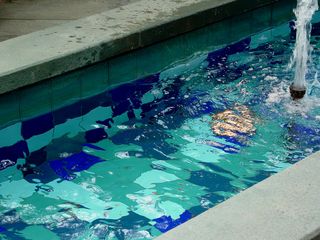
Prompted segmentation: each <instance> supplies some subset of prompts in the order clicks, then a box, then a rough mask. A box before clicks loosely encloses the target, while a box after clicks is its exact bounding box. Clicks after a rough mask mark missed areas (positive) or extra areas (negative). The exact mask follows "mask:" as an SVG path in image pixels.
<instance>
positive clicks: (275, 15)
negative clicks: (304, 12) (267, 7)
mask: <svg viewBox="0 0 320 240" xmlns="http://www.w3.org/2000/svg"><path fill="white" fill-rule="evenodd" d="M295 7H296V1H293V0H282V1H278V2H276V3H274V4H273V5H272V25H273V26H277V25H279V24H282V23H284V22H288V21H289V20H290V19H293V18H294V14H293V9H294V8H295Z"/></svg>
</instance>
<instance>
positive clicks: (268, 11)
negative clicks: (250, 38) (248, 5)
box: [250, 5, 272, 32]
mask: <svg viewBox="0 0 320 240" xmlns="http://www.w3.org/2000/svg"><path fill="white" fill-rule="evenodd" d="M250 22H251V31H252V32H254V31H255V29H257V28H258V29H259V30H261V28H262V29H267V28H269V27H270V26H271V23H272V5H269V6H266V7H262V8H259V9H257V10H255V11H253V12H252V19H251V21H250Z"/></svg>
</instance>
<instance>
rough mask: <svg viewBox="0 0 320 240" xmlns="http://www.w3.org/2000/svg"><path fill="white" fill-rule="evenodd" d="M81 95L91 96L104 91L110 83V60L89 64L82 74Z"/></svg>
mask: <svg viewBox="0 0 320 240" xmlns="http://www.w3.org/2000/svg"><path fill="white" fill-rule="evenodd" d="M80 81H81V89H82V91H81V95H82V96H83V97H89V96H92V95H95V94H98V93H101V92H102V91H104V90H105V89H106V88H107V87H108V84H109V81H108V62H102V63H97V64H95V65H92V66H89V67H87V68H86V69H84V71H82V73H81V74H80Z"/></svg>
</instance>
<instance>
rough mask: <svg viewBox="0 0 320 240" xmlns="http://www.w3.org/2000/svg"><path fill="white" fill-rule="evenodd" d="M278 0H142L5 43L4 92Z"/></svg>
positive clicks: (0, 86)
mask: <svg viewBox="0 0 320 240" xmlns="http://www.w3.org/2000/svg"><path fill="white" fill-rule="evenodd" d="M278 1H279V0H254V1H253V0H223V1H221V0H185V1H178V0H163V1H158V0H142V1H139V2H136V3H133V4H129V5H126V6H124V7H120V8H116V9H112V10H110V11H107V12H104V13H101V14H97V15H93V16H90V17H87V18H84V19H80V20H77V21H74V22H71V23H67V24H64V25H61V26H56V27H52V28H49V29H46V30H43V31H39V32H35V33H31V34H28V35H24V36H21V37H18V38H15V39H11V40H8V41H4V42H2V43H1V44H0V56H1V59H0V94H2V93H5V92H9V91H12V90H14V89H17V88H20V87H23V86H27V85H30V84H33V83H36V82H39V81H41V80H44V79H47V78H50V77H53V76H57V75H60V74H62V73H65V72H68V71H71V70H74V69H77V68H80V67H84V66H86V65H90V64H93V63H96V62H99V61H102V60H105V59H108V58H111V57H114V56H117V55H119V54H122V53H125V52H128V51H132V50H133V49H138V48H142V47H145V46H147V45H150V44H153V43H156V42H159V41H163V40H165V39H168V38H171V37H174V36H176V35H178V34H182V33H186V32H189V31H192V30H195V29H198V28H201V27H203V26H205V25H208V24H211V23H214V22H217V21H220V20H222V19H225V18H228V17H231V16H235V15H239V14H241V13H244V12H247V11H250V10H253V9H256V8H259V7H262V6H265V5H268V4H271V3H273V2H278Z"/></svg>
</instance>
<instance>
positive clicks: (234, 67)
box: [0, 24, 320, 240]
mask: <svg viewBox="0 0 320 240" xmlns="http://www.w3.org/2000/svg"><path fill="white" fill-rule="evenodd" d="M289 26H291V28H290V27H289ZM319 26H320V25H319V24H314V27H313V30H312V34H313V38H312V44H313V45H314V48H315V53H314V57H315V58H316V57H319V55H320V37H319V36H320V31H319V29H320V28H319ZM283 28H285V29H286V33H285V34H284V35H283V36H277V37H272V36H273V35H272V31H276V30H277V29H272V30H269V31H266V32H263V33H260V34H257V35H254V36H252V37H248V38H245V39H242V40H241V41H238V42H236V43H233V44H230V45H228V46H225V47H224V48H221V49H219V50H215V51H214V52H210V53H203V54H202V55H201V56H199V55H198V56H197V57H195V58H193V59H191V60H190V59H189V60H188V61H187V62H185V63H181V64H180V65H177V66H175V67H172V68H169V69H167V70H165V71H163V72H161V73H155V74H153V75H150V76H148V77H146V78H143V79H139V80H136V81H133V82H130V83H125V84H122V85H121V86H117V87H115V88H112V89H107V90H106V91H104V92H102V93H100V94H98V95H94V96H91V97H83V98H82V99H81V101H78V102H76V103H73V104H70V105H67V106H64V107H62V108H60V109H58V110H54V111H52V112H48V113H45V114H42V115H40V116H34V117H31V118H29V119H25V120H22V121H18V122H16V123H14V124H12V125H10V126H6V127H4V128H2V129H1V130H0V146H1V147H0V215H1V217H0V237H1V238H2V239H17V240H19V239H36V238H37V236H39V235H41V237H42V238H45V239H150V238H153V237H156V236H158V235H160V234H161V233H163V232H166V231H168V230H170V229H172V228H174V227H176V226H178V225H179V224H182V223H184V222H185V221H187V220H189V219H190V218H192V217H194V216H196V215H198V214H200V213H202V212H204V211H205V210H207V209H209V208H211V207H213V206H215V205H216V204H218V203H219V202H222V201H224V200H225V199H227V198H229V197H231V196H233V195H234V194H237V193H239V192H240V191H242V190H244V189H246V188H248V187H250V186H252V185H253V184H255V183H257V182H259V181H261V180H263V179H265V178H267V177H268V176H270V175H272V174H274V173H277V172H279V171H281V170H283V169H285V168H287V167H288V166H290V165H292V164H294V163H295V162H297V161H299V160H301V159H302V158H304V157H305V156H308V155H309V154H311V153H312V152H315V151H318V150H320V134H319V133H320V128H319V127H318V126H319V121H320V108H319V103H317V101H316V100H317V99H318V98H319V95H320V88H319V82H318V80H313V75H312V73H314V72H315V71H316V70H317V68H318V66H312V68H311V69H312V71H310V74H309V76H308V79H309V81H310V86H311V87H310V89H309V96H308V97H307V98H306V99H304V100H302V101H301V102H292V101H291V99H290V96H289V94H288V91H287V89H288V87H289V85H290V82H291V79H292V72H291V71H287V70H286V66H287V63H288V62H289V59H290V55H291V52H292V46H293V43H294V35H295V32H294V28H292V24H286V25H284V26H281V29H283Z"/></svg>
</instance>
